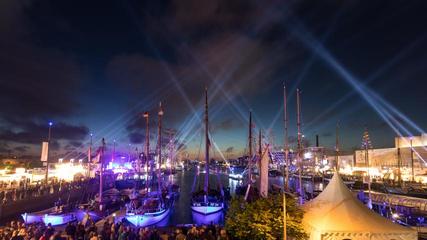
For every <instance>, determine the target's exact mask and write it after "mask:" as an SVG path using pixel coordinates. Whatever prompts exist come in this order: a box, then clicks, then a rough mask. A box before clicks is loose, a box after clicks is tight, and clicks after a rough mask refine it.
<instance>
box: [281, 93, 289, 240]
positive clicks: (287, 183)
mask: <svg viewBox="0 0 427 240" xmlns="http://www.w3.org/2000/svg"><path fill="white" fill-rule="evenodd" d="M287 97H288V96H287V94H286V86H284V87H283V114H284V124H285V141H284V143H285V149H284V150H285V152H284V154H285V158H284V159H285V164H284V166H283V167H284V170H285V177H286V179H285V182H284V184H283V191H282V192H283V203H282V204H283V240H286V238H287V235H286V193H285V190H286V191H288V190H289V163H288V148H289V142H288V105H287V104H288V100H287Z"/></svg>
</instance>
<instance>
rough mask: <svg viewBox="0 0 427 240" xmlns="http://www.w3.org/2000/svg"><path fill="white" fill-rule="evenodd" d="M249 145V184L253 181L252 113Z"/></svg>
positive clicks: (250, 112) (250, 113) (250, 115)
mask: <svg viewBox="0 0 427 240" xmlns="http://www.w3.org/2000/svg"><path fill="white" fill-rule="evenodd" d="M248 144H249V146H248V147H249V160H248V178H249V183H250V182H251V181H252V111H249V134H248Z"/></svg>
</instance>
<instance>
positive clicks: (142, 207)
mask: <svg viewBox="0 0 427 240" xmlns="http://www.w3.org/2000/svg"><path fill="white" fill-rule="evenodd" d="M162 116H163V109H162V105H161V103H160V106H159V112H158V120H159V121H158V135H157V137H158V139H157V160H158V164H157V169H156V174H155V175H156V176H153V178H152V180H153V179H154V177H156V178H157V190H156V191H151V188H148V185H147V188H148V190H149V191H148V192H147V194H146V195H145V196H143V197H141V198H136V199H133V200H132V201H131V203H130V204H128V206H127V211H126V215H125V218H126V220H127V221H129V222H130V223H132V224H133V225H135V226H138V227H147V226H151V225H155V224H158V223H159V222H161V221H162V220H164V219H165V218H166V217H167V216H168V215H169V213H170V211H171V208H172V206H173V203H174V197H173V195H172V194H171V193H170V192H169V191H168V190H167V189H164V188H163V187H162V176H161V165H162V158H161V156H162V152H161V146H162V139H161V132H162V129H161V128H162ZM144 117H145V118H146V121H147V129H148V117H149V115H148V113H145V114H144ZM147 132H148V130H147ZM145 156H147V158H148V156H150V155H149V135H146V153H145ZM146 160H147V161H146V162H147V163H148V159H146ZM151 169H153V168H151ZM152 174H154V173H153V172H152ZM147 184H148V182H147Z"/></svg>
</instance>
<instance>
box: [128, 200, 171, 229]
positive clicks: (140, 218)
mask: <svg viewBox="0 0 427 240" xmlns="http://www.w3.org/2000/svg"><path fill="white" fill-rule="evenodd" d="M172 205H173V198H172V197H171V196H170V195H167V196H166V197H165V198H163V199H162V198H157V197H147V198H144V199H143V201H142V205H141V206H140V207H138V208H136V209H132V207H130V208H129V209H128V211H127V212H126V216H125V218H126V220H127V221H129V222H130V223H132V224H133V225H134V226H137V227H148V226H151V225H155V224H157V223H158V222H161V221H162V220H163V219H165V218H166V217H167V216H168V215H169V213H170V209H171V206H172ZM133 207H135V206H133Z"/></svg>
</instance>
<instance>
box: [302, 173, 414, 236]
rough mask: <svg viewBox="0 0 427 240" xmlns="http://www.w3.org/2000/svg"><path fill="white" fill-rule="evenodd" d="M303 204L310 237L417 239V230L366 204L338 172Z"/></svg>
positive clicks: (306, 228) (304, 221)
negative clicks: (317, 193)
mask: <svg viewBox="0 0 427 240" xmlns="http://www.w3.org/2000/svg"><path fill="white" fill-rule="evenodd" d="M302 207H303V209H304V211H305V214H304V219H303V224H304V228H305V230H306V232H307V233H308V234H309V235H310V240H319V239H334V240H335V239H336V240H338V239H339V240H343V239H352V240H355V239H388V240H391V239H396V240H398V239H404V240H409V239H411V240H412V239H413V240H416V239H417V232H416V231H415V230H412V229H410V228H406V227H403V226H400V225H398V224H396V223H393V222H392V221H390V220H388V219H386V218H384V217H382V216H380V215H378V214H377V213H375V212H374V211H372V210H370V209H368V208H367V207H366V206H365V205H363V204H362V203H361V202H360V201H359V200H357V199H356V198H355V197H354V196H353V194H352V193H351V192H350V190H349V189H348V188H347V186H345V184H344V183H343V181H342V180H341V177H339V175H338V174H337V173H335V175H334V177H333V178H332V180H331V181H330V183H329V184H328V186H327V187H326V188H325V190H324V191H323V192H322V193H321V194H319V196H317V197H316V198H315V199H313V200H312V201H309V202H307V203H306V204H304V205H303V206H302Z"/></svg>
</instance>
